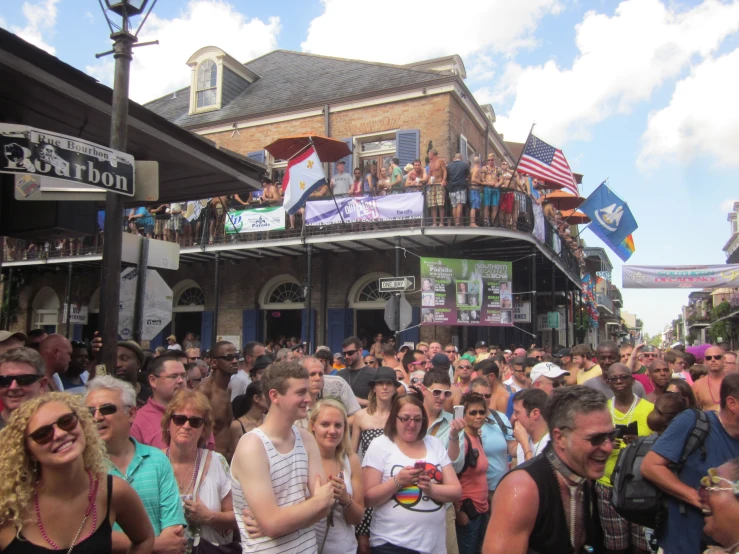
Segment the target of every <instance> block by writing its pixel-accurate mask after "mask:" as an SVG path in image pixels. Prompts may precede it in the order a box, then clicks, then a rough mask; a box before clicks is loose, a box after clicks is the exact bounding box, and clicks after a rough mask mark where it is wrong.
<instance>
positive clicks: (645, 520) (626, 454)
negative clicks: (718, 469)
mask: <svg viewBox="0 0 739 554" xmlns="http://www.w3.org/2000/svg"><path fill="white" fill-rule="evenodd" d="M693 412H694V413H695V425H693V429H692V430H691V431H690V435H688V439H687V440H686V441H685V445H684V446H683V450H682V452H681V453H680V459H679V460H678V462H677V463H676V464H670V469H671V470H672V471H673V472H674V473H676V474H677V473H678V472H679V471H680V470H681V469H682V467H683V464H685V460H687V459H688V457H689V456H690V455H691V454H693V453H694V452H695V451H696V450H698V449H700V451H701V458H702V459H703V460H705V458H706V450H705V447H704V443H705V442H706V438H707V437H708V432H709V429H710V423H709V421H708V416H707V415H706V414H705V413H703V412H702V411H700V410H696V409H693ZM658 438H659V436H658V435H657V434H656V433H655V434H652V435H649V436H648V437H640V438H638V439H636V440H635V441H634V442H632V443H631V444H629V445H628V446H627V447H626V448H624V449H622V450H621V452H619V455H618V460H617V461H616V466H615V467H614V469H613V473H612V474H611V485H612V486H613V495H612V497H611V504H612V505H613V508H614V509H615V510H616V512H617V513H618V515H620V516H621V517H622V518H624V519H625V520H626V521H628V522H630V523H635V524H637V525H642V526H644V527H649V528H650V529H654V530H655V531H659V529H660V528H661V527H662V525H663V524H664V521H665V518H666V517H667V510H666V506H665V500H666V499H665V493H664V492H662V490H660V489H659V488H658V487H657V486H656V485H654V484H653V483H652V482H651V481H647V480H646V479H645V478H644V477H643V476H642V474H641V464H642V462H643V461H644V457H645V456H646V455H647V452H649V451H650V450H651V449H652V447H653V446H654V443H655V442H657V439H658Z"/></svg>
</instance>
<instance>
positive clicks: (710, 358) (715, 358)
mask: <svg viewBox="0 0 739 554" xmlns="http://www.w3.org/2000/svg"><path fill="white" fill-rule="evenodd" d="M723 357H724V355H723V354H716V355H715V356H703V359H704V360H706V361H707V362H710V361H711V360H721V359H722V358H723Z"/></svg>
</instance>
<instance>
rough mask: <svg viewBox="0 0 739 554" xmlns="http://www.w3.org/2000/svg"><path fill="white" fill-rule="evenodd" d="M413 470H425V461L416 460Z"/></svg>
mask: <svg viewBox="0 0 739 554" xmlns="http://www.w3.org/2000/svg"><path fill="white" fill-rule="evenodd" d="M413 469H426V460H416V463H415V464H413Z"/></svg>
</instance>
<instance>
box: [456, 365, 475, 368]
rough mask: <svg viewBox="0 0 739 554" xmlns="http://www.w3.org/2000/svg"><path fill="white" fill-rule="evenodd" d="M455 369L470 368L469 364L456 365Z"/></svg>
mask: <svg viewBox="0 0 739 554" xmlns="http://www.w3.org/2000/svg"><path fill="white" fill-rule="evenodd" d="M457 369H472V366H471V365H458V366H457Z"/></svg>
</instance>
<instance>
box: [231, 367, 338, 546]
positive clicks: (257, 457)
mask: <svg viewBox="0 0 739 554" xmlns="http://www.w3.org/2000/svg"><path fill="white" fill-rule="evenodd" d="M262 390H263V391H264V396H265V397H266V399H267V402H268V403H269V411H268V412H267V416H266V417H265V420H264V423H263V424H262V425H261V426H260V427H258V428H256V429H254V430H253V431H250V432H249V433H247V434H245V435H244V436H243V437H242V438H241V440H240V441H239V444H238V446H237V447H236V451H235V453H234V457H233V461H232V464H231V480H232V486H233V503H234V512H235V513H236V519H237V521H238V525H239V531H240V533H241V544H242V549H243V552H245V553H247V552H259V553H260V554H298V553H301V554H311V553H316V552H318V547H317V545H316V534H315V531H314V530H313V524H314V523H316V522H318V521H320V520H321V519H322V518H324V517H326V516H327V515H328V513H329V510H330V508H331V506H332V505H333V503H334V485H333V484H332V482H331V481H328V482H327V479H326V476H325V475H324V474H323V466H322V464H321V455H320V452H319V451H318V445H317V444H316V440H315V438H313V436H312V435H311V434H310V433H309V432H308V431H304V430H302V429H298V428H297V427H296V426H295V425H294V423H295V421H296V420H299V419H303V418H305V417H306V415H307V411H308V406H309V404H310V394H308V372H307V371H306V369H305V368H303V367H301V366H300V365H299V364H298V363H297V362H276V363H273V364H272V365H271V366H269V368H267V370H266V371H265V372H264V376H263V377H262ZM322 483H326V484H322ZM306 491H308V492H306ZM246 508H248V509H249V510H250V511H251V513H252V514H253V516H254V519H256V523H257V525H258V528H259V532H257V533H252V534H251V535H250V534H249V533H247V531H246V528H245V526H244V520H243V517H242V513H243V510H244V509H246Z"/></svg>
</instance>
